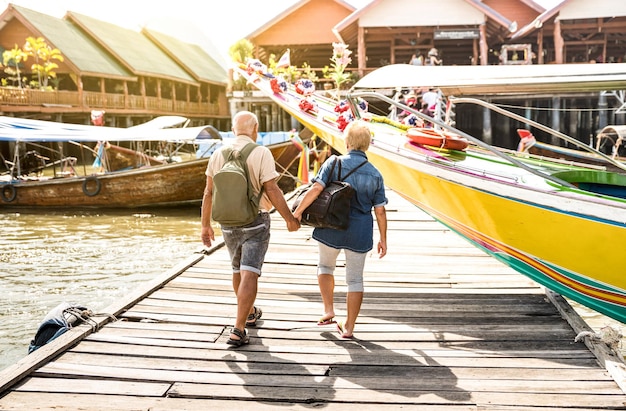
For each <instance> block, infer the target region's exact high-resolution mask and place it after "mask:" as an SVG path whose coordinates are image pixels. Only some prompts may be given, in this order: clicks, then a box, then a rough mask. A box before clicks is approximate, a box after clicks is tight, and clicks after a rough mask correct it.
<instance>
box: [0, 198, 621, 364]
mask: <svg viewBox="0 0 626 411" xmlns="http://www.w3.org/2000/svg"><path fill="white" fill-rule="evenodd" d="M201 245H202V244H201V242H200V210H199V208H198V207H195V208H183V209H178V210H150V211H106V212H103V211H87V212H85V211H80V212H70V211H64V212H52V213H50V212H49V213H45V214H44V213H37V212H6V211H5V212H1V211H0V292H2V299H0V351H1V352H2V356H1V357H0V370H2V369H4V368H6V367H7V366H9V365H11V364H14V363H15V362H16V361H18V360H19V359H21V358H22V357H24V356H26V355H27V350H28V344H29V343H30V340H31V339H32V338H33V336H34V335H35V332H36V331H37V328H38V327H39V324H40V323H41V321H42V319H43V317H44V316H45V315H46V314H47V313H48V311H49V310H50V309H52V308H54V307H55V306H56V305H58V304H59V303H61V302H64V301H67V302H74V303H79V304H81V305H84V306H86V307H88V308H89V309H91V310H92V311H94V312H98V311H99V310H102V309H104V308H106V307H108V306H109V305H110V304H111V303H113V301H115V300H116V299H118V298H122V297H124V296H126V295H128V294H130V293H131V292H133V291H134V290H135V289H137V288H138V287H139V286H140V285H141V284H142V283H145V282H148V281H149V280H151V279H153V278H154V277H156V276H159V275H161V274H162V273H164V272H166V271H167V270H168V269H169V268H171V267H173V266H174V265H177V264H178V263H179V262H181V261H183V260H185V259H187V258H188V257H190V256H191V255H192V254H193V253H194V252H196V251H198V250H199V249H200V247H201ZM570 303H571V304H572V305H573V306H574V308H575V309H576V310H577V311H578V312H579V314H580V315H581V316H582V317H583V318H584V319H585V321H587V322H588V323H589V325H590V326H591V327H592V328H593V329H594V331H596V332H597V331H599V328H601V327H603V326H605V325H611V326H613V327H614V328H617V329H620V330H622V329H624V324H621V323H618V322H616V321H614V320H611V319H609V318H607V317H605V316H602V315H600V314H598V313H596V312H594V311H590V310H588V309H586V308H585V307H582V306H580V305H577V304H575V303H572V302H570Z"/></svg>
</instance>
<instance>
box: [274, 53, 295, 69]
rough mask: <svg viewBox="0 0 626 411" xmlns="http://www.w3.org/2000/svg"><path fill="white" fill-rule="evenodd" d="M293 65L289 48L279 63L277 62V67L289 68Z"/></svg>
mask: <svg viewBox="0 0 626 411" xmlns="http://www.w3.org/2000/svg"><path fill="white" fill-rule="evenodd" d="M289 66H291V57H290V55H289V49H287V51H286V52H285V53H284V54H283V55H282V57H281V58H280V60H278V63H276V68H287V67H289Z"/></svg>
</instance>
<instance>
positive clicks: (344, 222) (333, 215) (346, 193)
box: [292, 157, 367, 231]
mask: <svg viewBox="0 0 626 411" xmlns="http://www.w3.org/2000/svg"><path fill="white" fill-rule="evenodd" d="M329 160H330V159H329ZM337 163H339V167H338V172H337V180H333V181H329V182H327V183H326V186H325V187H324V191H322V192H321V193H320V195H319V196H318V197H317V198H316V199H315V201H313V202H312V203H311V205H309V206H308V207H307V208H306V209H305V210H304V212H303V213H302V220H301V222H302V224H306V225H309V226H312V227H316V228H333V229H335V230H342V231H343V230H346V229H348V223H349V219H350V201H351V200H352V197H354V193H355V191H354V188H352V186H351V185H350V184H348V183H346V182H345V181H343V180H344V179H346V178H348V176H349V175H350V174H352V173H354V172H355V171H356V170H357V169H358V168H359V167H361V166H363V165H364V164H365V163H367V160H365V161H364V162H362V163H361V164H359V165H358V166H356V167H355V168H354V169H352V170H351V171H350V172H349V173H348V174H346V175H345V176H344V177H343V178H341V160H339V159H338V158H337V157H334V159H333V166H332V168H331V170H330V174H329V175H330V179H332V177H333V173H334V171H335V165H337ZM310 188H311V186H309V187H307V188H306V189H305V190H303V191H302V192H301V193H300V195H298V198H296V200H295V201H294V203H293V207H292V210H295V209H296V208H297V207H298V204H300V201H301V200H302V198H303V197H304V196H305V195H306V193H307V192H308V191H309V189H310Z"/></svg>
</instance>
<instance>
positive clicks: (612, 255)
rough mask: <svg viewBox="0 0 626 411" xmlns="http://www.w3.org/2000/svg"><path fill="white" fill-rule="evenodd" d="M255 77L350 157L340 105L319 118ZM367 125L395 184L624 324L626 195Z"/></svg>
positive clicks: (464, 231) (461, 230)
mask: <svg viewBox="0 0 626 411" xmlns="http://www.w3.org/2000/svg"><path fill="white" fill-rule="evenodd" d="M244 75H245V74H244ZM250 80H251V81H252V82H253V84H255V86H257V87H258V88H259V89H260V90H263V91H265V92H266V93H267V95H268V96H269V97H270V98H272V99H273V100H274V101H275V102H276V103H277V104H279V105H280V106H281V107H282V108H283V109H284V110H286V111H287V112H289V113H290V114H291V115H293V116H294V117H295V118H296V119H297V120H298V121H299V122H300V123H302V124H303V125H304V126H305V127H307V128H309V129H310V130H311V131H312V132H313V133H315V134H316V135H318V136H319V137H321V138H322V139H324V140H325V141H326V142H327V143H328V144H330V145H331V146H332V147H333V148H335V149H336V150H337V151H339V152H342V153H343V152H345V150H346V148H345V144H344V140H343V137H342V132H341V131H340V130H339V128H338V126H337V123H336V121H334V119H336V118H337V114H336V113H335V112H334V105H335V104H336V102H333V101H331V100H328V99H325V98H323V97H321V96H316V97H315V99H316V104H317V112H316V113H311V112H304V111H302V110H300V109H299V104H298V103H299V100H300V99H302V98H303V97H302V96H300V95H298V94H297V93H295V92H293V91H291V90H290V91H288V92H287V93H281V94H277V93H274V92H273V91H272V90H271V88H269V85H268V84H267V83H268V82H267V81H266V80H265V79H264V78H263V76H260V77H256V78H255V77H254V76H251V77H250ZM365 118H368V117H367V116H366V117H365ZM372 120H375V119H372ZM371 129H372V132H373V144H372V146H371V147H370V149H369V151H368V158H369V159H370V161H371V162H372V163H373V164H374V165H375V166H376V167H377V168H378V169H379V170H380V171H381V172H382V174H383V176H384V178H385V184H386V185H387V186H388V187H389V188H391V189H393V190H395V191H397V192H398V193H400V194H401V195H402V196H403V197H405V198H407V199H408V200H409V201H411V202H412V203H413V204H415V205H416V206H418V207H419V208H421V209H422V210H424V211H425V212H427V213H428V214H430V215H431V216H432V217H434V218H435V219H436V220H438V221H440V222H441V223H443V224H445V225H446V226H448V227H450V229H452V230H454V231H455V232H456V233H458V234H459V235H461V236H463V237H464V238H466V239H467V240H469V241H470V242H472V243H473V244H475V245H476V246H477V247H480V248H481V249H483V250H484V251H485V252H487V253H489V254H490V255H492V256H494V257H495V258H497V259H498V260H500V261H502V262H503V263H505V264H507V265H509V266H510V267H512V268H513V269H515V270H517V271H519V272H520V273H522V274H525V275H527V276H528V277H530V278H532V279H533V280H535V281H537V282H538V283H540V284H542V285H544V286H545V287H547V288H549V289H551V290H553V291H556V292H558V293H560V294H562V295H564V296H566V297H569V298H571V299H573V300H575V301H577V302H579V303H581V304H583V305H585V306H587V307H589V308H592V309H594V310H597V311H598V312H601V313H603V314H606V315H608V316H610V317H612V318H615V319H617V320H619V321H622V322H626V276H624V275H623V273H624V271H625V270H624V259H623V257H622V255H621V252H620V251H619V250H620V245H621V244H626V202H625V201H624V200H623V199H620V198H614V197H609V196H604V195H599V194H594V193H589V192H585V191H583V190H579V189H577V188H576V187H572V186H562V185H558V184H555V183H554V182H553V181H551V180H549V179H545V178H542V177H541V176H540V175H539V176H538V175H536V174H533V173H531V172H528V171H527V170H525V169H523V168H520V167H517V166H516V165H515V164H514V163H509V162H507V161H506V160H503V159H501V158H499V157H497V156H494V155H492V154H490V153H486V152H483V151H482V150H479V149H476V150H474V149H468V150H467V151H466V152H460V151H459V152H455V151H451V152H449V153H446V152H444V151H442V150H429V149H428V148H424V147H415V146H413V145H412V144H410V143H408V140H407V138H406V131H405V130H403V129H402V128H398V127H394V126H393V125H390V124H388V123H387V122H379V121H372V122H371ZM532 166H533V167H535V168H537V169H541V170H542V171H543V172H546V173H557V172H559V171H563V170H564V169H565V170H569V169H566V168H564V167H565V166H563V165H562V164H552V163H550V162H549V161H544V162H539V161H536V162H534V163H533V164H532ZM621 189H623V190H625V188H624V187H621Z"/></svg>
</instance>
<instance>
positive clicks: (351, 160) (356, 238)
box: [313, 150, 387, 253]
mask: <svg viewBox="0 0 626 411" xmlns="http://www.w3.org/2000/svg"><path fill="white" fill-rule="evenodd" d="M335 158H338V159H339V160H340V161H341V175H342V177H343V176H345V175H346V174H348V173H349V172H350V170H352V169H353V168H355V167H357V166H358V165H359V164H361V163H362V162H364V161H366V160H367V156H366V155H365V153H364V152H363V151H359V150H351V151H349V152H348V154H346V155H343V156H339V157H335V156H332V157H330V158H329V159H328V160H326V162H324V164H322V167H321V168H320V170H319V172H318V173H317V176H315V178H314V179H313V182H318V183H320V184H322V185H323V186H326V182H328V181H333V180H337V178H338V171H339V163H337V165H336V166H335V169H334V171H333V175H332V176H330V175H329V174H330V171H331V169H332V165H333V160H334V159H335ZM344 181H346V182H347V183H349V184H350V185H351V186H352V187H353V188H354V189H355V191H356V194H355V196H354V197H353V198H352V201H351V202H350V223H349V226H348V229H347V230H346V231H340V230H334V229H332V228H316V229H315V230H313V238H314V239H315V240H317V241H319V242H321V243H323V244H326V245H327V246H329V247H333V248H341V249H344V248H345V249H348V250H352V251H355V252H358V253H366V252H368V251H370V250H371V249H372V248H373V246H374V244H373V243H374V239H373V237H374V218H373V216H372V208H374V207H382V206H385V205H386V204H387V197H386V196H385V185H384V181H383V176H382V175H381V174H380V172H379V171H378V170H377V169H376V167H374V166H373V165H372V164H371V163H369V162H368V163H367V164H365V165H363V166H362V167H359V169H358V170H356V171H355V172H354V173H352V174H351V175H350V176H348V178H347V179H345V180H344Z"/></svg>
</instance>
